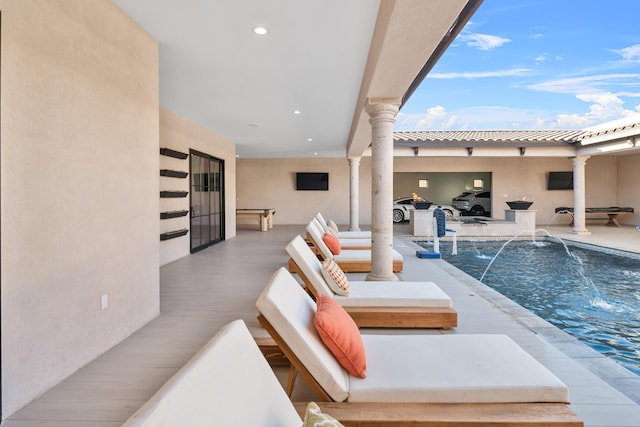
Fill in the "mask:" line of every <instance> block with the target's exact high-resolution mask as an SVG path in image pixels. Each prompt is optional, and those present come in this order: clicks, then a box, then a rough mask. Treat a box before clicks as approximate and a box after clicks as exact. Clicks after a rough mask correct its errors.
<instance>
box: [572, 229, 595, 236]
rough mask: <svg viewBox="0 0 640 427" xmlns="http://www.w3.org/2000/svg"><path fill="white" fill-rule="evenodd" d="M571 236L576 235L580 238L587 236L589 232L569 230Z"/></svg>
mask: <svg viewBox="0 0 640 427" xmlns="http://www.w3.org/2000/svg"><path fill="white" fill-rule="evenodd" d="M570 233H571V234H578V235H580V236H589V235H591V232H590V231H589V230H571V231H570Z"/></svg>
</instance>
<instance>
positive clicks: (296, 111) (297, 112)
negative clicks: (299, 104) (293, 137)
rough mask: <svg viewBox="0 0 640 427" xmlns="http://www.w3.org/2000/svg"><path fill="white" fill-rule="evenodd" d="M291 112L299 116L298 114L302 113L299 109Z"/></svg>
mask: <svg viewBox="0 0 640 427" xmlns="http://www.w3.org/2000/svg"><path fill="white" fill-rule="evenodd" d="M293 114H295V115H296V116H299V115H300V114H302V111H300V110H293Z"/></svg>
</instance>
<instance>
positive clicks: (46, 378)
mask: <svg viewBox="0 0 640 427" xmlns="http://www.w3.org/2000/svg"><path fill="white" fill-rule="evenodd" d="M0 9H1V11H2V57H1V64H2V65H1V66H2V73H1V78H2V94H1V102H0V104H1V106H0V109H1V110H0V114H1V119H2V120H1V124H2V128H1V131H0V137H1V142H0V146H1V190H0V192H1V235H2V246H1V257H2V265H1V270H2V272H1V275H2V302H1V303H2V406H3V407H2V415H3V416H4V417H7V416H9V415H11V414H12V413H13V412H14V411H16V410H17V409H18V408H20V407H21V406H23V405H25V404H26V403H28V402H29V401H30V400H31V399H33V398H34V397H36V396H38V395H39V394H41V393H43V392H44V391H46V390H47V389H48V388H49V387H51V386H53V385H55V384H56V383H57V382H59V381H60V380H62V379H63V378H65V377H66V376H68V375H69V374H71V373H72V372H74V371H75V370H77V369H78V368H80V367H81V366H83V365H84V364H86V363H87V362H88V361H90V360H92V359H94V358H95V357H96V356H98V355H99V354H101V353H102V352H104V351H105V350H106V349H108V348H110V347H111V346H113V345H114V344H116V343H117V342H119V341H120V340H122V339H123V338H125V337H126V336H128V335H129V334H131V333H132V332H133V331H135V330H136V329H138V328H139V327H140V326H142V325H143V324H145V323H146V322H148V321H149V320H150V319H152V318H153V317H155V316H156V315H157V314H158V310H159V303H158V299H159V292H158V291H159V288H158V286H159V277H158V276H159V272H158V271H159V268H158V250H159V238H158V227H159V225H158V222H159V218H158V203H159V202H158V181H159V178H158V165H159V160H158V126H159V125H158V108H159V105H158V71H157V69H158V68H157V64H158V47H157V43H156V42H155V41H154V40H153V39H152V38H151V37H150V36H149V35H148V34H146V33H145V32H143V31H141V30H140V29H139V27H138V26H137V25H136V24H135V23H134V22H133V21H132V20H131V19H130V18H129V17H127V16H125V15H124V14H123V13H121V11H120V10H119V9H117V8H116V7H115V6H114V5H113V4H112V3H111V2H110V1H109V0H92V1H86V0H57V1H41V0H40V1H38V0H0ZM103 294H107V295H108V308H106V309H105V310H101V296H102V295H103Z"/></svg>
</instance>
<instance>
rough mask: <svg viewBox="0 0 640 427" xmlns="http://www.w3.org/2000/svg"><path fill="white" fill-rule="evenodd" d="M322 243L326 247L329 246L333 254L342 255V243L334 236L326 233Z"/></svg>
mask: <svg viewBox="0 0 640 427" xmlns="http://www.w3.org/2000/svg"><path fill="white" fill-rule="evenodd" d="M322 241H323V242H324V244H325V245H327V247H328V248H329V250H330V251H331V253H332V254H334V255H340V250H341V248H340V242H339V241H338V239H337V238H336V237H334V236H332V235H331V234H329V233H324V235H323V236H322Z"/></svg>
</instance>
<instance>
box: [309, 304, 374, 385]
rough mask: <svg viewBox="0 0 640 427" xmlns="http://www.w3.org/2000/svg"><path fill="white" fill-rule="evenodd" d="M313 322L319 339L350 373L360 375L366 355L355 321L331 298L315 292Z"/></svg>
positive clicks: (364, 368) (363, 369) (364, 372)
mask: <svg viewBox="0 0 640 427" xmlns="http://www.w3.org/2000/svg"><path fill="white" fill-rule="evenodd" d="M316 303H317V305H318V309H317V311H316V316H315V319H314V325H315V327H316V331H318V335H320V339H322V342H323V343H324V344H325V345H326V346H327V348H328V349H329V351H330V352H331V354H333V355H334V357H335V358H336V360H337V361H338V363H340V365H341V366H342V367H343V368H344V369H346V370H347V372H349V373H350V374H351V375H353V376H354V377H358V378H364V377H365V374H366V372H367V355H366V353H365V350H364V343H363V342H362V337H361V336H360V330H359V329H358V325H356V323H355V322H354V321H353V319H352V318H351V316H349V314H348V313H347V312H346V311H344V308H342V306H341V305H340V304H338V303H337V302H336V301H335V300H334V299H333V298H331V297H328V296H325V295H322V294H318V299H317V300H316Z"/></svg>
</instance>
